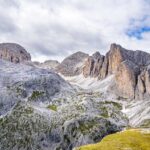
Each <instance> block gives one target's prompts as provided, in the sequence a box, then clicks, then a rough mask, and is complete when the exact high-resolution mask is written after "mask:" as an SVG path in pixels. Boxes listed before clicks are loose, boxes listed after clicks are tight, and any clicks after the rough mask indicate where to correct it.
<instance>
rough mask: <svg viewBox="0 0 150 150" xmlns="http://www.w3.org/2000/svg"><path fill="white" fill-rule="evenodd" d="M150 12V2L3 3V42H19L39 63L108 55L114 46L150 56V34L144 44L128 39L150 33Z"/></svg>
mask: <svg viewBox="0 0 150 150" xmlns="http://www.w3.org/2000/svg"><path fill="white" fill-rule="evenodd" d="M10 2H11V3H10ZM149 10H150V2H149V0H59V1H56V0H32V1H31V0H21V1H19V0H12V1H9V0H1V1H0V19H1V22H2V23H3V24H4V25H5V28H4V26H0V32H1V37H0V42H17V43H19V44H21V45H23V46H24V47H25V48H26V49H27V50H28V51H29V52H30V53H31V54H32V57H33V59H34V60H40V61H41V60H45V59H60V60H62V58H63V57H65V56H67V55H69V54H71V53H73V52H75V51H78V50H81V51H84V52H87V53H90V54H91V53H93V52H94V51H96V50H99V51H100V52H101V53H103V54H104V53H105V52H106V51H108V49H109V45H110V43H113V42H116V43H119V44H121V45H122V46H124V47H126V48H129V49H143V50H144V49H145V50H147V51H148V50H149V52H150V42H149V41H150V33H149V32H147V33H146V32H145V33H143V34H142V33H141V34H142V37H143V38H142V39H140V40H139V39H137V38H136V37H133V36H131V37H129V36H128V35H127V34H126V33H127V31H128V30H129V29H130V30H134V29H135V28H137V29H138V28H141V27H143V26H147V27H150V14H149ZM2 27H3V28H2ZM4 29H5V30H4ZM8 29H9V30H8ZM6 31H8V32H9V33H8V32H6Z"/></svg>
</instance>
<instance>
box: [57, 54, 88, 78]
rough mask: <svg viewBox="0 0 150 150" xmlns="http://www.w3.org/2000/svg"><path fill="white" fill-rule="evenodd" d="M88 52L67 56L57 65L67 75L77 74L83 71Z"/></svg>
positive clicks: (59, 70)
mask: <svg viewBox="0 0 150 150" xmlns="http://www.w3.org/2000/svg"><path fill="white" fill-rule="evenodd" d="M88 56H89V55H88V54H85V53H83V52H76V53H74V54H72V55H71V56H69V57H67V58H65V59H64V60H63V61H62V63H61V64H60V65H58V67H57V71H58V72H60V73H61V74H63V75H65V76H75V75H79V74H81V73H82V68H83V64H84V62H85V60H86V59H87V58H88Z"/></svg>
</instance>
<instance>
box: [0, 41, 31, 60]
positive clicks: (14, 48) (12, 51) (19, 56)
mask: <svg viewBox="0 0 150 150" xmlns="http://www.w3.org/2000/svg"><path fill="white" fill-rule="evenodd" d="M0 58H1V59H4V60H7V61H10V62H13V63H21V62H24V61H30V60H31V56H30V54H29V53H28V52H27V51H26V50H25V49H24V48H23V47H22V46H20V45H18V44H15V43H1V44H0Z"/></svg>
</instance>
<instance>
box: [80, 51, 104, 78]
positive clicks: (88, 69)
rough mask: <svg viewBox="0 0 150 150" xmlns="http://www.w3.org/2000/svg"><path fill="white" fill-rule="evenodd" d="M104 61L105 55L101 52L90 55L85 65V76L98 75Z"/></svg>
mask: <svg viewBox="0 0 150 150" xmlns="http://www.w3.org/2000/svg"><path fill="white" fill-rule="evenodd" d="M103 61H104V56H103V55H101V54H100V53H99V52H96V53H94V54H93V55H92V56H89V57H88V59H87V61H86V62H85V65H84V67H83V75H84V77H88V76H90V77H97V76H98V75H99V73H100V70H101V68H102V63H103Z"/></svg>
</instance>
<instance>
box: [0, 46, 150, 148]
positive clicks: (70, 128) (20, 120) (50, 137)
mask: <svg viewBox="0 0 150 150" xmlns="http://www.w3.org/2000/svg"><path fill="white" fill-rule="evenodd" d="M127 128H139V129H141V130H142V131H143V130H145V129H146V130H147V131H148V133H149V132H150V130H149V128H150V54H149V53H146V52H144V51H140V50H134V51H133V50H127V49H125V48H123V47H122V46H120V45H118V44H111V46H110V50H109V51H108V52H107V53H106V55H105V56H104V55H102V54H100V52H95V53H94V54H93V55H91V56H90V55H89V54H86V53H83V52H80V51H79V52H76V53H74V54H72V55H70V56H68V57H66V58H65V59H64V60H63V61H62V62H58V61H57V60H48V61H45V62H44V63H40V62H32V61H31V55H30V54H29V53H28V52H27V51H26V50H25V48H23V47H22V46H20V45H19V44H15V43H1V44H0V150H72V149H78V147H80V146H82V145H87V144H93V143H97V142H99V141H101V140H102V139H104V141H105V138H104V137H105V136H106V138H107V135H109V134H112V133H116V132H119V131H123V130H125V129H127ZM149 136H150V134H149ZM102 142H103V140H102ZM79 149H80V148H79ZM81 149H82V148H81ZM83 149H84V148H83ZM86 149H87V148H86ZM130 149H131V148H130ZM140 149H141V147H139V150H140ZM91 150H92V148H91ZM95 150H96V149H95ZM97 150H98V149H97ZM110 150H111V149H110ZM143 150H148V149H143Z"/></svg>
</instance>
